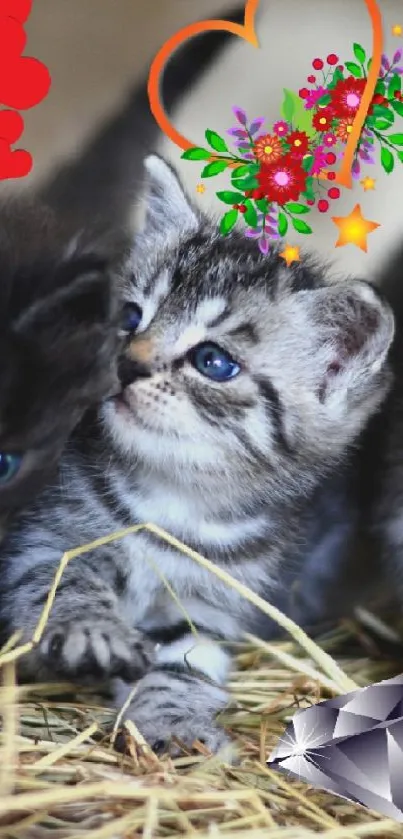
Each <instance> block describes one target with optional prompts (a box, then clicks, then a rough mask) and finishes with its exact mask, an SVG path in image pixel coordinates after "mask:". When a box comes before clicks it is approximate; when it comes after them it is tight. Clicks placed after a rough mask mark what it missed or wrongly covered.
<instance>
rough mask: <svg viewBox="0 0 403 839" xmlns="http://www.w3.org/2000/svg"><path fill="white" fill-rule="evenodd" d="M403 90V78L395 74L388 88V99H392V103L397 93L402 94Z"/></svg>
mask: <svg viewBox="0 0 403 839" xmlns="http://www.w3.org/2000/svg"><path fill="white" fill-rule="evenodd" d="M401 90H402V79H401V76H398V75H397V73H394V74H393V76H392V78H391V80H390V82H389V87H388V99H391V101H392V103H393V100H394V98H395V93H397V91H399V92H401Z"/></svg>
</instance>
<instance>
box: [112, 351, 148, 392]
mask: <svg viewBox="0 0 403 839" xmlns="http://www.w3.org/2000/svg"><path fill="white" fill-rule="evenodd" d="M150 376H151V370H150V368H149V367H148V366H147V364H145V363H144V362H142V361H133V360H132V359H130V358H127V357H126V356H123V357H122V358H121V359H120V360H119V363H118V378H119V382H120V386H121V388H122V390H124V389H125V388H126V387H129V385H132V384H133V383H134V382H135V381H137V379H148V378H149V377H150Z"/></svg>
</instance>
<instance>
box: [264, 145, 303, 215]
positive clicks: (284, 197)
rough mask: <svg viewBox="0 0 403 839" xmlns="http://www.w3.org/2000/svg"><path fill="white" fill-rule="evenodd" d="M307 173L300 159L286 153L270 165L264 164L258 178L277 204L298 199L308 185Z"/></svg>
mask: <svg viewBox="0 0 403 839" xmlns="http://www.w3.org/2000/svg"><path fill="white" fill-rule="evenodd" d="M306 179H307V173H306V172H304V170H303V168H302V166H301V163H300V162H299V160H296V159H295V158H292V157H291V155H289V154H286V155H284V157H282V158H281V159H280V160H278V161H276V162H275V163H272V164H271V165H270V166H265V165H263V166H262V167H261V170H260V172H259V174H258V175H257V180H258V181H259V185H260V187H261V189H262V190H263V192H264V194H265V195H266V197H267V198H268V199H269V200H270V201H274V202H275V203H276V204H281V205H282V204H285V203H286V202H287V201H297V200H298V198H299V196H300V194H301V192H303V191H304V189H305V186H306Z"/></svg>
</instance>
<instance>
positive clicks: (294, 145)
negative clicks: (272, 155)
mask: <svg viewBox="0 0 403 839" xmlns="http://www.w3.org/2000/svg"><path fill="white" fill-rule="evenodd" d="M286 143H287V145H289V146H290V154H291V156H292V157H303V156H304V155H305V154H306V153H307V151H308V146H309V137H308V135H307V134H305V131H293V132H292V134H289V135H288V137H286Z"/></svg>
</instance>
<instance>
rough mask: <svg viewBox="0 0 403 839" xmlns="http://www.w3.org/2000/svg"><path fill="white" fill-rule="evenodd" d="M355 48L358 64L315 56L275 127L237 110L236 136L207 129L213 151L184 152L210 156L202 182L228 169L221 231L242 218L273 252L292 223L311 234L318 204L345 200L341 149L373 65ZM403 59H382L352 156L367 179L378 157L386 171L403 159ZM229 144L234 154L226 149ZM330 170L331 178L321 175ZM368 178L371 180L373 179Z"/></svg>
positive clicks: (324, 208)
mask: <svg viewBox="0 0 403 839" xmlns="http://www.w3.org/2000/svg"><path fill="white" fill-rule="evenodd" d="M353 53H354V61H345V62H344V64H342V63H341V62H340V59H339V56H337V55H336V54H335V53H331V54H330V55H328V56H327V58H326V59H325V60H322V59H321V58H315V59H314V60H313V62H312V68H313V70H314V71H315V72H314V73H311V74H310V75H309V76H308V77H307V84H306V86H304V87H302V88H301V89H300V90H299V92H298V94H296V93H294V92H293V91H291V90H284V99H283V104H282V108H281V117H282V118H281V119H280V120H278V121H277V122H275V123H274V125H272V126H271V127H265V122H266V120H265V119H264V118H258V119H253V120H249V119H248V117H247V115H246V113H245V111H244V110H243V109H242V108H239V107H234V108H233V113H234V116H235V121H236V122H235V125H233V126H232V127H231V128H229V129H228V131H227V134H228V136H229V138H230V140H226V139H224V138H223V137H221V136H220V135H219V134H217V133H216V132H215V131H211V130H207V131H206V134H205V137H206V141H207V145H208V146H209V148H201V147H198V146H193V147H192V148H190V149H188V150H187V151H185V152H184V154H183V155H182V157H183V158H184V159H186V160H193V161H206V163H205V165H204V168H203V170H202V172H201V178H203V179H204V178H211V177H214V176H216V175H219V174H220V173H222V172H224V171H225V170H228V173H229V174H230V180H231V186H230V189H226V190H223V191H219V192H217V193H216V195H217V197H218V198H219V200H220V201H221V202H222V203H223V204H225V205H227V210H226V212H225V213H224V215H223V216H222V218H221V221H220V231H221V233H222V235H224V236H225V235H227V234H228V233H229V232H230V230H232V228H233V227H234V226H235V224H236V223H237V221H238V220H239V219H240V218H242V219H243V222H244V225H245V236H247V237H248V238H252V239H255V240H256V242H257V244H258V246H259V248H260V250H261V251H262V253H267V252H268V251H269V249H270V246H271V245H272V244H273V243H278V242H279V240H282V239H284V237H285V236H286V234H287V232H288V231H289V229H291V228H292V229H293V230H294V231H296V233H299V234H310V233H312V228H311V227H310V225H309V224H308V223H307V221H306V220H305V219H306V217H307V216H308V214H309V213H310V212H311V210H312V207H315V206H316V207H317V209H318V210H319V212H321V213H327V212H328V210H329V208H330V206H331V203H332V202H335V201H337V199H338V198H339V197H340V188H339V187H338V186H336V185H334V184H333V185H332V183H331V182H332V181H334V180H335V178H336V172H335V167H336V165H337V163H338V161H339V160H340V159H342V158H343V154H344V151H343V146H345V144H346V143H347V142H348V138H349V135H350V133H351V131H352V126H353V123H354V119H355V117H356V114H357V111H358V109H359V107H360V103H361V98H362V96H363V93H364V90H365V86H366V82H367V74H368V72H369V69H370V66H371V59H368V58H367V55H366V52H365V49H364V48H363V47H362V46H361V44H358V43H355V44H354V45H353ZM402 56H403V50H402V49H398V50H396V52H395V53H394V55H393V57H392V58H391V59H389V58H388V57H387V56H386V55H383V56H382V64H381V71H380V74H379V78H378V81H377V84H376V88H375V93H374V96H373V98H372V101H371V104H370V107H369V110H368V114H367V117H366V120H365V122H364V125H363V128H362V131H361V134H360V138H359V142H358V144H357V148H356V151H355V155H354V161H353V165H352V176H353V178H354V179H355V180H360V178H364V180H365V177H364V176H365V175H366V173H365V172H363V171H362V170H363V169H366V167H367V166H371V165H373V164H374V163H375V161H376V158H377V156H379V157H380V161H381V164H382V167H383V169H384V171H385V172H386V173H387V174H390V173H391V172H393V170H394V168H395V165H396V163H398V162H401V163H403V131H402V132H397V131H396V128H395V122H396V121H397V120H398V119H399V117H403V94H402V76H403V64H402ZM230 141H231V145H232V146H233V148H234V151H231V150H230V149H229V147H228V145H229V143H230ZM207 161H208V162H207ZM324 170H326V177H327V181H328V182H330V183H326V181H324V180H323V178H324ZM366 180H367V181H369V180H371V179H370V178H369V177H368V176H367V178H366ZM361 183H363V181H361ZM302 216H304V218H302Z"/></svg>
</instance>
